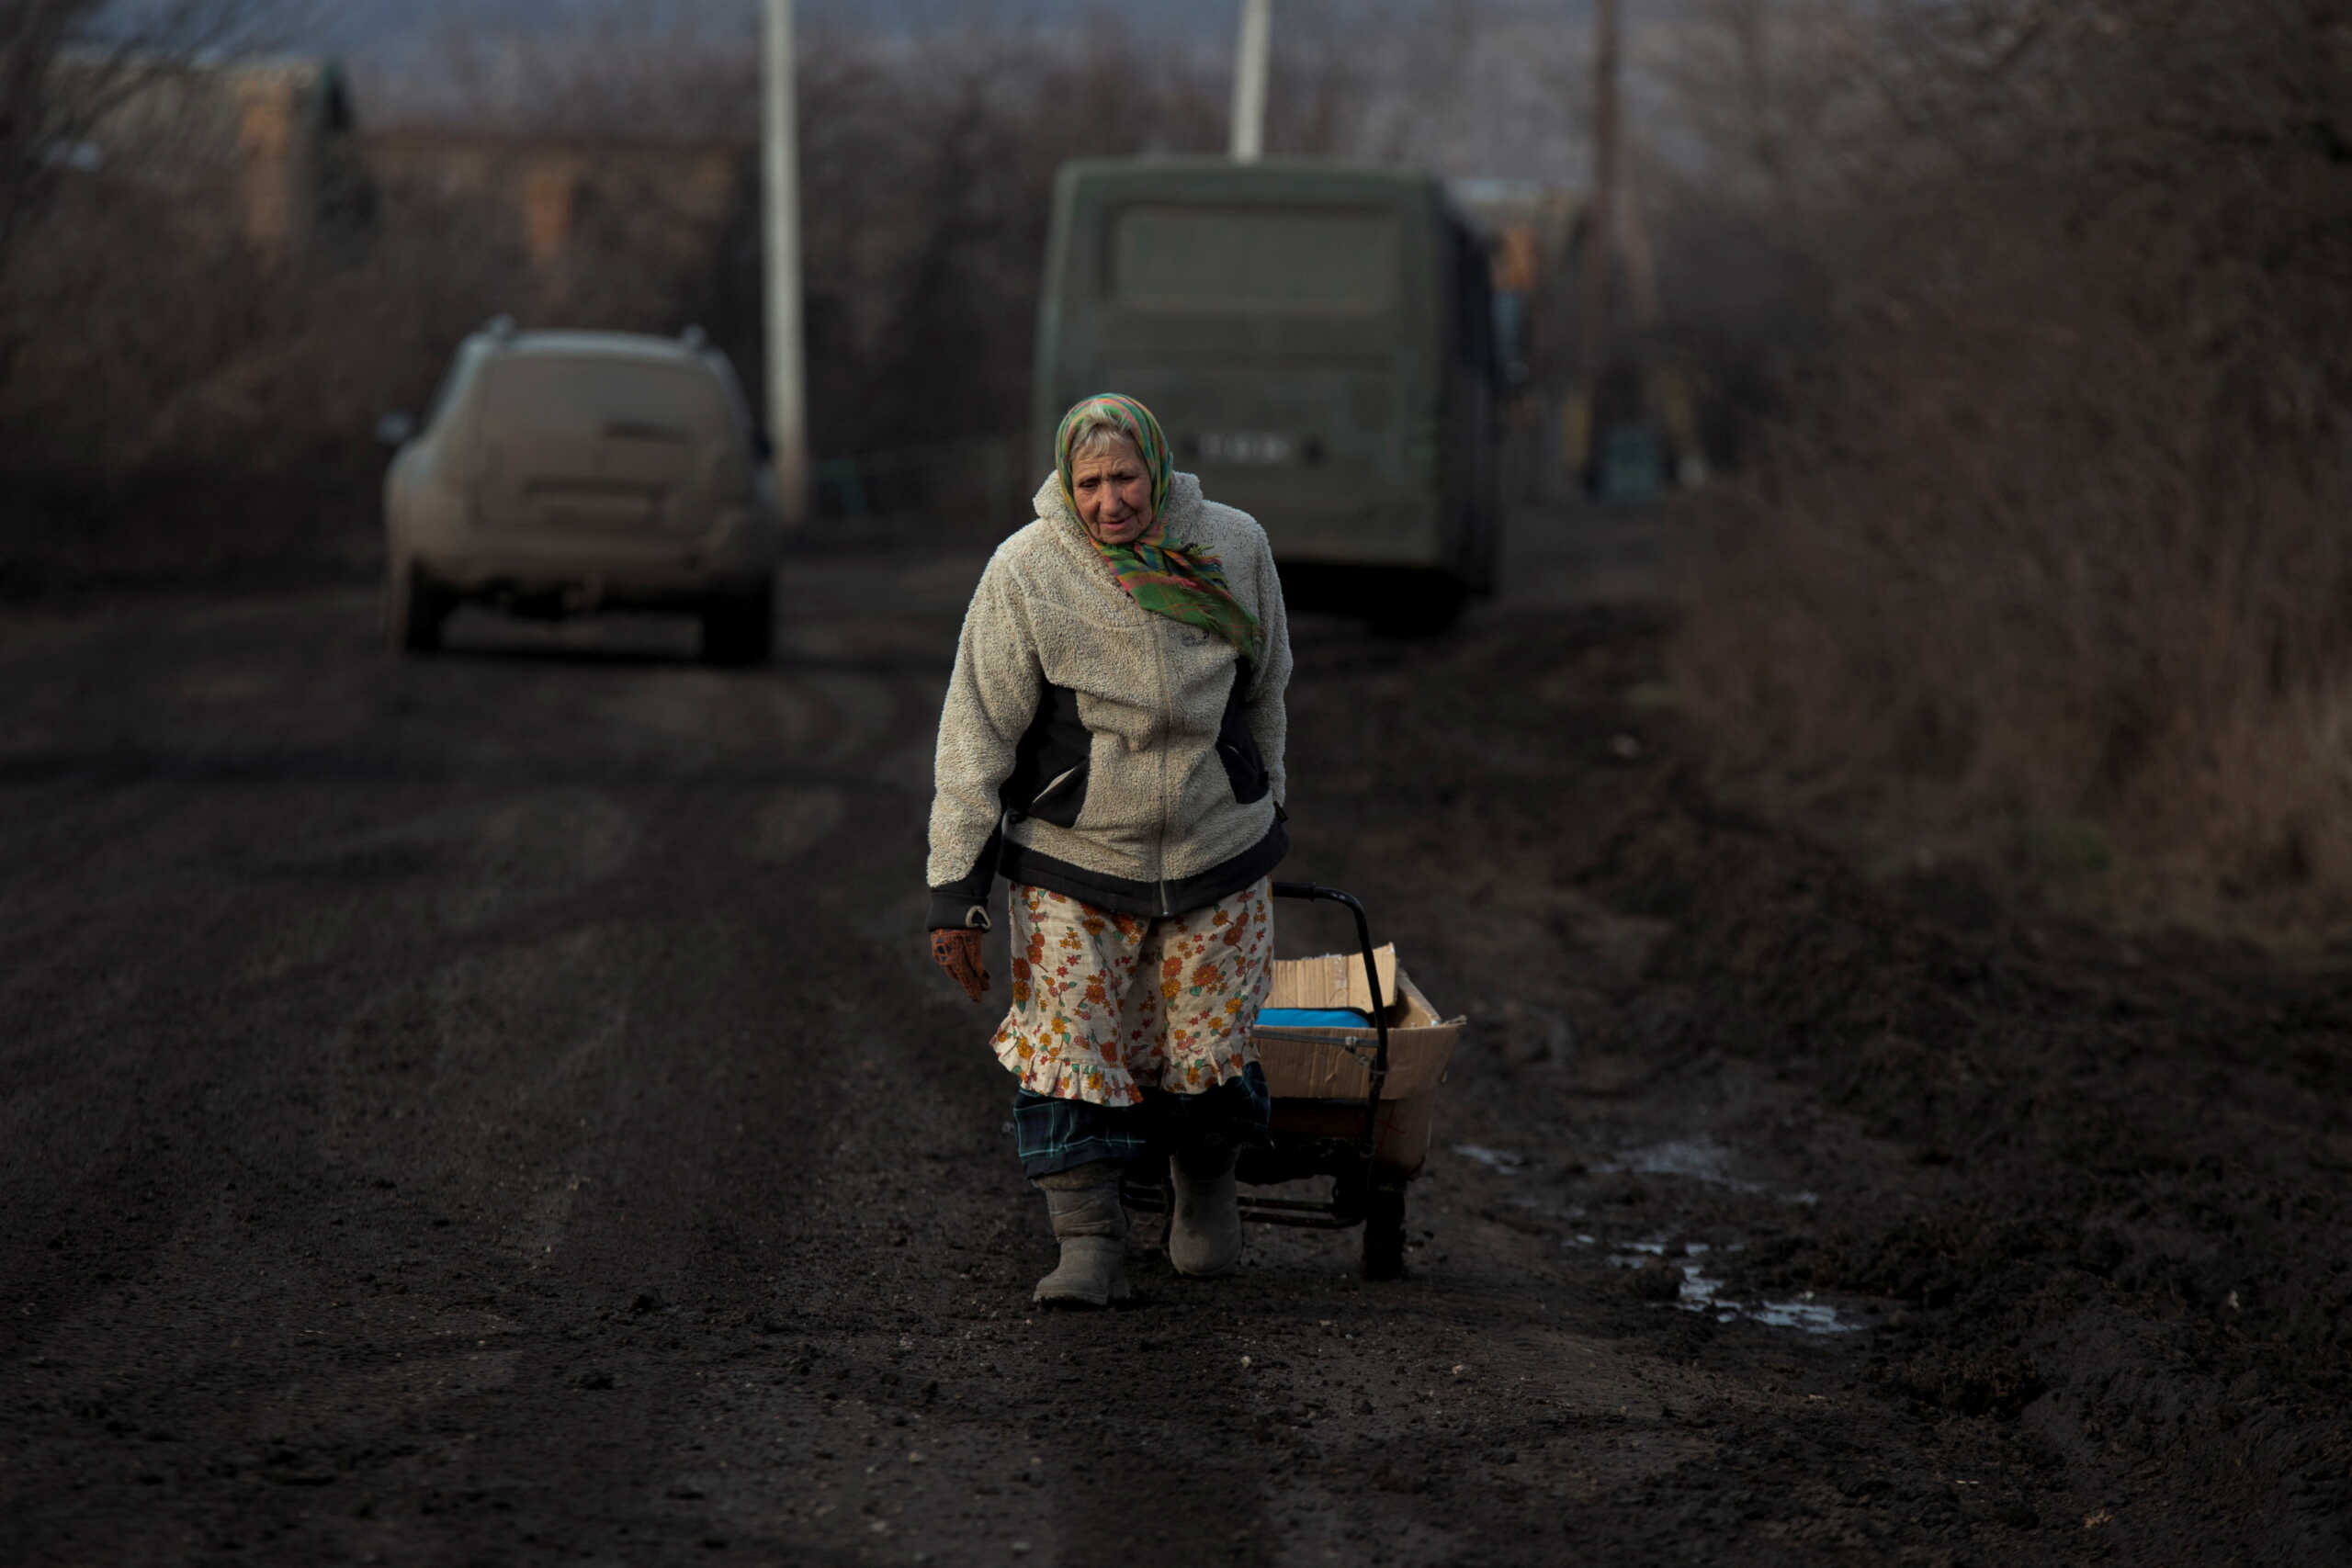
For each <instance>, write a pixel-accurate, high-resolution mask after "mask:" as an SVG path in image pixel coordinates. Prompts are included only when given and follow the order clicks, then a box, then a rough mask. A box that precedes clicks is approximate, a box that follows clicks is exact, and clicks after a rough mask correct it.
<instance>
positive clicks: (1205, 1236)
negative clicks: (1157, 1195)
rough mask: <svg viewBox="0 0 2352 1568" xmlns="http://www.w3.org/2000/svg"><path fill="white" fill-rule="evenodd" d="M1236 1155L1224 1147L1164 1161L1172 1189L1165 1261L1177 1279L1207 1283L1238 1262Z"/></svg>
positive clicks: (1206, 1148)
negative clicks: (1186, 1277) (1172, 1206)
mask: <svg viewBox="0 0 2352 1568" xmlns="http://www.w3.org/2000/svg"><path fill="white" fill-rule="evenodd" d="M1236 1154H1237V1151H1236V1150H1235V1149H1234V1147H1233V1145H1230V1144H1226V1143H1216V1144H1211V1145H1203V1146H1201V1147H1199V1148H1196V1149H1191V1150H1187V1151H1186V1152H1185V1153H1183V1154H1180V1155H1177V1156H1174V1157H1172V1158H1171V1159H1170V1160H1169V1162H1168V1177H1169V1180H1170V1184H1171V1185H1172V1186H1173V1187H1174V1188H1175V1190H1176V1206H1175V1212H1174V1213H1170V1215H1169V1216H1168V1261H1169V1262H1170V1263H1172V1264H1174V1265H1175V1266H1176V1272H1178V1273H1179V1274H1191V1275H1193V1276H1194V1277H1196V1278H1204V1279H1205V1278H1213V1277H1215V1276H1216V1275H1219V1274H1230V1273H1232V1272H1233V1270H1234V1269H1235V1268H1236V1267H1237V1266H1238V1264H1239V1263H1240V1261H1241V1193H1240V1187H1239V1184H1238V1183H1237V1182H1236V1181H1235V1179H1234V1176H1233V1162H1234V1159H1235V1157H1236Z"/></svg>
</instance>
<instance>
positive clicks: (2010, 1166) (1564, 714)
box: [0, 516, 2352, 1565]
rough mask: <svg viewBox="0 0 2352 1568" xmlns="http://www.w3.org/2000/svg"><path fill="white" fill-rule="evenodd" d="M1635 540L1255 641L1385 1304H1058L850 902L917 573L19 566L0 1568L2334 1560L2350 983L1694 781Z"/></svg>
mask: <svg viewBox="0 0 2352 1568" xmlns="http://www.w3.org/2000/svg"><path fill="white" fill-rule="evenodd" d="M1644 526H1645V525H1643V524H1642V523H1640V522H1639V521H1634V522H1632V523H1628V522H1627V521H1626V520H1624V519H1618V520H1616V521H1614V522H1600V521H1596V520H1594V519H1590V518H1576V517H1561V516H1549V517H1534V518H1529V519H1522V520H1521V523H1520V525H1519V532H1518V534H1517V536H1515V537H1514V540H1513V558H1514V568H1513V570H1512V573H1511V580H1512V588H1511V592H1510V593H1509V594H1508V595H1507V596H1506V597H1505V598H1504V599H1503V600H1502V601H1500V602H1499V603H1497V604H1488V605H1485V606H1482V607H1480V608H1479V609H1478V610H1477V611H1476V612H1475V613H1474V614H1473V615H1472V616H1471V617H1470V619H1469V620H1468V621H1467V622H1465V623H1464V626H1462V627H1461V628H1460V629H1458V630H1457V631H1456V632H1454V633H1453V634H1452V635H1450V636H1448V637H1444V638H1442V639H1439V640H1436V641H1433V642H1427V643H1401V642H1395V641H1385V640H1382V639H1380V638H1377V637H1373V636H1372V635H1370V634H1369V633H1367V632H1366V631H1365V630H1363V629H1362V628H1361V627H1359V626H1355V625H1353V624H1351V623H1350V622H1348V621H1346V620H1344V619H1341V618H1339V617H1333V616H1320V615H1306V616H1305V617H1303V618H1302V620H1301V622H1300V625H1299V627H1298V632H1297V646H1298V655H1299V671H1298V677H1297V681H1296V684H1295V687H1294V688H1293V699H1292V700H1293V740H1292V746H1293V751H1292V763H1291V773H1292V778H1293V781H1294V784H1293V796H1292V799H1291V802H1290V805H1291V810H1292V815H1293V819H1294V822H1293V825H1294V827H1295V829H1296V834H1297V846H1298V847H1297V850H1296V852H1295V855H1294V857H1293V859H1292V861H1291V863H1290V864H1289V866H1288V867H1287V872H1288V874H1293V875H1298V876H1309V877H1313V878H1315V879H1317V880H1320V881H1325V882H1329V883H1335V884H1338V885H1340V886H1345V887H1349V888H1351V889H1353V890H1354V891H1355V892H1357V893H1358V894H1359V895H1360V896H1361V897H1363V899H1364V901H1365V902H1366V904H1367V905H1368V906H1369V907H1370V908H1371V909H1372V910H1373V912H1374V917H1375V919H1376V920H1377V921H1378V922H1379V924H1380V926H1381V928H1382V930H1383V932H1384V934H1385V935H1388V936H1391V937H1393V938H1394V939H1395V940H1396V941H1397V942H1398V944H1399V945H1400V947H1401V949H1402V951H1403V953H1404V955H1405V960H1406V963H1407V964H1408V968H1409V969H1410V970H1411V972H1412V973H1413V975H1414V976H1415V977H1416V979H1417V980H1418V981H1419V983H1420V984H1421V986H1422V987H1423V988H1424V989H1425V990H1426V991H1427V992H1428V993H1429V994H1430V996H1431V997H1432V998H1435V999H1436V1000H1437V1001H1438V1002H1440V1003H1441V1005H1442V1006H1445V1007H1447V1008H1449V1009H1452V1010H1460V1011H1462V1012H1464V1013H1465V1014H1467V1015H1468V1016H1469V1018H1470V1019H1471V1021H1472V1028H1471V1031H1470V1033H1469V1036H1468V1039H1467V1042H1466V1043H1465V1046H1464V1050H1463V1052H1462V1054H1461V1055H1460V1057H1459V1059H1458V1061H1457V1063H1456V1065H1455V1066H1454V1069H1453V1079H1452V1082H1451V1083H1450V1085H1449V1086H1448V1089H1447V1091H1446V1094H1447V1098H1446V1100H1445V1102H1444V1105H1443V1109H1442V1118H1441V1122H1440V1125H1439V1128H1438V1134H1437V1148H1436V1150H1435V1152H1434V1154H1433V1156H1432V1157H1431V1159H1430V1166H1429V1168H1428V1171H1427V1173H1426V1175H1425V1176H1424V1177H1423V1179H1421V1180H1420V1181H1419V1182H1418V1183H1417V1184H1416V1185H1415V1187H1414V1189H1413V1191H1412V1196H1411V1201H1410V1211H1409V1216H1408V1217H1409V1223H1410V1225H1411V1236H1412V1241H1411V1246H1410V1249H1409V1252H1408V1260H1409V1266H1410V1274H1409V1277H1408V1278H1407V1279H1406V1280H1402V1281H1399V1282H1396V1283H1388V1284H1379V1285H1368V1284H1364V1283H1363V1282H1361V1281H1359V1280H1357V1279H1356V1278H1355V1277H1354V1271H1353V1263H1354V1254H1353V1247H1352V1238H1351V1237H1349V1236H1333V1235H1317V1234H1313V1233H1305V1232H1286V1231H1271V1230H1257V1231H1253V1233H1252V1249H1251V1252H1250V1258H1249V1260H1248V1262H1247V1265H1246V1267H1245V1269H1244V1270H1243V1272H1242V1273H1241V1274H1240V1275H1239V1277H1238V1278H1236V1279H1232V1280H1223V1281H1212V1282H1204V1281H1196V1280H1182V1279H1179V1278H1177V1277H1175V1276H1174V1275H1172V1274H1171V1273H1170V1270H1169V1269H1168V1268H1167V1267H1166V1265H1165V1263H1164V1262H1163V1261H1160V1260H1158V1259H1157V1258H1152V1257H1149V1256H1148V1255H1145V1253H1143V1252H1139V1253H1138V1256H1137V1258H1136V1261H1135V1266H1134V1273H1135V1277H1136V1280H1137V1282H1138V1284H1139V1286H1140V1295H1141V1300H1140V1302H1139V1303H1138V1304H1137V1305H1136V1306H1135V1307H1134V1308H1133V1309H1132V1310H1127V1311H1121V1312H1115V1313H1111V1314H1099V1315H1067V1314H1060V1315H1040V1314H1035V1313H1034V1312H1033V1311H1032V1309H1031V1308H1030V1305H1029V1302H1028V1292H1029V1286H1030V1283H1031V1281H1032V1280H1034V1279H1035V1276H1036V1275H1037V1274H1038V1273H1039V1272H1040V1271H1041V1270H1042V1269H1044V1268H1045V1267H1046V1266H1047V1264H1048V1261H1049V1257H1050V1251H1051V1245H1050V1242H1049V1239H1048V1237H1047V1234H1046V1225H1045V1218H1044V1212H1043V1205H1042V1203H1041V1202H1040V1201H1038V1199H1037V1198H1036V1196H1035V1193H1034V1192H1032V1191H1030V1190H1028V1189H1026V1188H1025V1187H1024V1185H1023V1183H1022V1181H1021V1180H1020V1179H1019V1176H1018V1173H1017V1171H1016V1169H1015V1168H1014V1167H1013V1164H1012V1160H1011V1158H1010V1155H1009V1147H1008V1142H1009V1140H1008V1137H1007V1128H1006V1122H1005V1111H1006V1102H1007V1098H1008V1093H1009V1090H1008V1086H1007V1083H1006V1081H1005V1079H1004V1077H1003V1075H1002V1074H1001V1071H1000V1070H999V1069H998V1068H997V1067H996V1066H995V1065H994V1064H993V1062H992V1061H991V1060H990V1059H989V1056H988V1055H987V1053H986V1052H985V1051H984V1050H983V1049H982V1044H981V1043H982V1040H983V1039H984V1037H985V1034H986V1032H987V1029H988V1026H989V1021H990V1017H989V1014H987V1013H985V1012H983V1011H981V1010H975V1009H973V1008H972V1007H970V1006H969V1005H968V1004H967V1003H966V1002H965V1001H964V1000H963V999H962V998H961V997H960V996H959V995H958V994H957V993H956V992H955V991H954V990H952V989H951V988H950V987H948V986H947V985H946V984H945V983H944V981H943V980H941V979H940V978H939V977H937V976H935V975H934V974H933V973H932V972H931V971H930V970H929V967H928V965H927V964H926V963H925V961H924V958H923V956H922V951H923V950H922V942H921V941H920V940H919V933H918V931H917V930H916V928H917V926H918V925H919V923H920V913H921V909H922V892H921V886H920V881H921V868H922V842H921V840H922V821H923V815H924V810H925V805H926V793H925V792H926V784H927V778H928V767H929V757H930V746H931V729H932V725H933V720H934V717H935V713H936V704H937V700H938V696H939V694H940V692H941V690H942V688H943V686H944V679H945V674H946V667H947V660H948V658H949V654H950V649H951V647H952V642H953V637H954V633H955V628H956V622H957V618H958V616H959V615H960V611H961V606H962V603H963V599H964V596H965V594H966V592H967V591H968V588H969V586H970V583H971V581H973V579H974V577H975V575H976V573H977V571H978V566H979V563H980V560H981V559H982V558H983V556H984V553H985V548H984V546H981V545H979V544H978V543H977V542H976V541H975V540H973V539H972V538H970V537H968V536H967V537H964V538H961V539H956V538H950V537H947V536H944V535H942V536H937V537H933V536H928V535H922V534H918V533H914V532H911V531H904V530H902V531H899V532H897V533H895V534H891V535H887V536H878V537H876V538H874V539H870V540H865V541H860V540H857V539H851V538H844V537H841V536H832V537H829V538H825V539H820V540H817V541H814V542H812V545H811V547H809V548H808V549H807V550H805V551H804V552H802V553H801V554H800V555H798V556H797V557H796V559H795V560H794V562H793V564H792V568H791V570H789V571H788V572H787V575H786V581H787V592H786V600H785V613H784V619H783V624H782V627H781V629H780V632H779V639H778V649H777V657H776V660H775V662H774V663H773V664H772V665H771V666H769V667H768V668H765V669H763V670H758V671H743V672H732V671H711V670H707V669H704V668H701V667H699V666H697V665H696V664H695V663H694V662H693V661H692V659H691V653H692V649H693V639H692V636H691V633H690V632H689V631H688V630H687V629H685V628H684V627H683V626H671V625H667V624H663V623H659V622H649V623H644V624H641V625H639V624H619V625H614V626H579V627H567V628H562V629H560V630H555V631H548V630H544V629H540V628H533V627H527V626H508V625H506V624H503V623H501V622H499V621H496V620H493V619H490V618H487V617H478V616H474V615H470V614H469V615H468V616H467V617H466V618H465V619H463V620H462V621H461V622H460V623H459V624H458V626H456V628H455V630H454V636H453V641H454V644H455V646H454V648H453V650H452V651H451V652H449V653H448V654H447V655H445V656H443V657H440V658H436V659H431V660H413V661H409V662H405V663H403V662H398V661H395V660H391V659H390V658H389V657H388V656H386V655H384V654H383V653H381V652H380V651H379V649H378V648H377V646H376V644H375V640H374V636H373V630H372V626H371V624H370V615H371V611H372V606H371V601H370V596H369V594H368V592H366V591H364V590H362V589H360V588H357V587H336V588H313V589H309V590H302V591H289V590H285V589H278V590H276V591H273V592H246V593H242V594H241V593H237V592H227V591H222V592H214V593H209V594H208V595H206V596H201V597H198V596H190V595H177V596H175V595H167V594H157V593H148V594H144V595H141V596H137V597H118V598H114V599H85V600H82V601H79V602H76V603H74V604H64V605H58V604H48V605H43V604H30V605H25V604H19V605H16V606H12V607H9V608H8V609H7V610H6V612H5V618H4V619H0V1116H5V1126H0V1215H5V1223H0V1561H6V1562H12V1563H111V1562H284V1563H323V1562H351V1561H358V1562H399V1563H439V1562H449V1563H456V1562H467V1563H475V1562H480V1563H501V1562H552V1561H558V1560H561V1561H586V1562H611V1563H630V1564H634V1563H654V1562H706V1563H707V1562H783V1563H868V1562H872V1563H887V1562H899V1563H911V1562H938V1563H965V1562H972V1563H989V1562H999V1563H1012V1562H1018V1563H1023V1564H1037V1563H1062V1564H1073V1565H1087V1564H1136V1565H1142V1564H1158V1563H1169V1564H1193V1563H1203V1562H1217V1563H1227V1562H1230V1563H1245V1564H1258V1563H1283V1564H1311V1563H1325V1562H1348V1563H1354V1562H1383V1563H1397V1564H1422V1563H1539V1562H1640V1563H1651V1562H1682V1561H1689V1562H1709V1563H1739V1564H1748V1563H1760V1564H1772V1563H1812V1562H1849V1563H1857V1564H1862V1563H1889V1562H1903V1563H1937V1564H1942V1563H1951V1564H1960V1563H1984V1564H2008V1563H2042V1562H2138V1563H2176V1562H2178V1563H2191V1562H2193V1563H2199V1564H2224V1563H2233V1562H2235V1563H2245V1564H2313V1565H2318V1564H2341V1563H2343V1562H2352V1424H2348V1423H2347V1419H2346V1415H2345V1406H2346V1399H2347V1395H2352V1355H2348V1353H2347V1347H2348V1346H2352V1319H2347V1317H2346V1312H2345V1308H2346V1302H2347V1298H2352V1274H2347V1272H2346V1269H2347V1262H2346V1260H2347V1258H2352V1226H2347V1217H2346V1192H2347V1188H2352V1119H2347V1110H2346V1106H2347V1099H2346V1095H2347V1090H2352V1046H2347V1040H2352V983H2347V974H2348V973H2352V963H2347V964H2346V967H2345V968H2343V969H2338V970H2335V971H2331V972H2313V971H2312V970H2309V969H2306V970H2303V971H2301V972H2294V973H2290V972H2287V971H2285V970H2282V969H2280V968H2278V967H2276V966H2273V965H2267V964H2264V963H2263V962H2261V961H2260V960H2259V959H2258V958H2256V956H2254V955H2251V954H2248V953H2236V952H2232V951H2226V950H2217V949H2214V948H2211V947H2206V946H2200V945H2199V944H2196V943H2194V942H2189V941H2188V940H2186V939H2183V940H2180V941H2177V942H2143V943H2141V944H2139V945H2137V946H2130V945H2126V944H2124V943H2122V942H2115V941H2110V940H2106V939H2102V938H2099V937H2097V936H2095V935H2092V934H2089V933H2086V932H2084V931H2076V930H2071V929H2068V928H2066V927H2064V926H2063V925H2061V924H2058V923H2057V922H2054V921H2051V920H2046V919H2036V918H2034V917H2032V916H2030V914H2019V913H2018V912H2015V911H2005V910H2003V909H2001V908H1997V907H1996V906H1995V905H1994V904H1993V903H1992V902H1991V901H1990V900H1988V899H1987V898H1985V897H1983V896H1982V895H1981V894H1979V893H1977V892H1975V891H1973V889H1972V888H1971V887H1969V886H1967V885H1965V884H1964V883H1962V882H1957V881H1951V880H1947V881H1942V882H1936V883H1928V882H1921V883H1919V884H1917V885H1915V886H1904V887H1894V888H1886V887H1877V888H1873V887H1868V886H1863V885H1861V884H1860V883H1859V882H1858V881H1857V880H1856V879H1855V878H1854V877H1853V876H1852V875H1851V874H1849V873H1848V872H1846V871H1845V870H1843V869H1841V867H1840V866H1839V864H1838V863H1837V862H1836V861H1835V860H1834V859H1833V858H1832V857H1830V856H1829V855H1827V854H1826V853H1825V852H1822V851H1820V850H1819V849H1817V848H1815V847H1813V846H1810V845H1808V844H1806V843H1804V842H1802V841H1799V840H1794V839H1792V838H1791V837H1789V836H1786V835H1784V834H1782V833H1781V832H1779V831H1776V830H1775V829H1772V828H1770V827H1769V826H1767V825H1763V824H1759V823H1757V822H1753V821H1749V820H1745V819H1743V818H1739V817H1738V816H1736V815H1735V814H1731V813H1728V812H1726V811H1724V810H1723V809H1721V808H1720V807H1717V806H1716V805H1714V804H1713V803H1712V802H1711V801H1710V800H1709V799H1708V797H1707V795H1706V794H1705V792H1704V791H1703V790H1702V789H1701V788H1700V787H1699V786H1698V785H1697V784H1694V783H1693V782H1692V780H1693V777H1694V774H1693V771H1692V766H1693V762H1694V760H1695V759H1697V758H1698V757H1699V756H1701V755H1702V749H1703V746H1704V737H1703V736H1695V735H1691V734H1686V733H1682V732H1680V731H1679V729H1678V728H1677V726H1676V724H1675V722H1674V720H1673V719H1672V717H1671V715H1670V711H1669V710H1667V709H1665V708H1662V707H1661V706H1659V705H1657V702H1656V701H1655V699H1654V688H1652V687H1651V686H1650V685H1648V684H1647V682H1651V681H1652V680H1654V678H1655V676H1656V673H1657V668H1658V663H1659V659H1660V649H1661V643H1662V638H1663V637H1664V635H1665V627H1664V626H1663V624H1662V619H1661V616H1660V614H1659V612H1658V611H1657V610H1656V609H1655V608H1654V607H1651V606H1650V605H1649V604H1647V603H1646V599H1647V597H1648V593H1649V591H1650V590H1654V589H1655V588H1656V586H1657V583H1656V581H1654V580H1652V581H1648V582H1647V585H1646V587H1645V581H1644V574H1645V570H1649V569H1647V568H1646V567H1645V566H1644V564H1643V562H1644V559H1645V550H1646V540H1645V537H1643V536H1642V534H1641V530H1642V529H1643V527H1644ZM1653 579H1654V573H1653ZM1336 935H1337V933H1336V931H1333V930H1332V929H1331V928H1328V927H1320V926H1312V925H1310V924H1309V923H1308V922H1307V921H1306V919H1305V918H1304V917H1299V918H1294V919H1292V921H1291V923H1290V924H1289V926H1288V927H1287V928H1286V929H1285V932H1284V943H1283V945H1284V947H1285V948H1286V949H1287V950H1288V951H1291V952H1306V951H1317V950H1321V949H1323V948H1327V947H1329V946H1330V945H1333V943H1334V942H1335V940H1336ZM999 973H1000V975H1001V959H1000V962H999Z"/></svg>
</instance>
